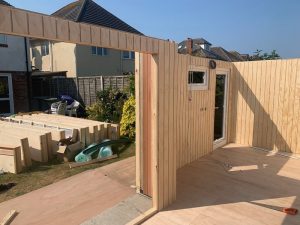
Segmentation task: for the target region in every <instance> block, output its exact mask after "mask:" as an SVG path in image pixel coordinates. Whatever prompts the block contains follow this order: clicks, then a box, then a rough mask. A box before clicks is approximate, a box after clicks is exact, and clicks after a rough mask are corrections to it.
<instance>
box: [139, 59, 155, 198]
mask: <svg viewBox="0 0 300 225" xmlns="http://www.w3.org/2000/svg"><path fill="white" fill-rule="evenodd" d="M141 55H142V63H143V65H142V77H141V79H142V90H143V91H142V93H143V98H142V104H141V106H142V109H141V110H142V124H143V126H142V137H143V138H142V142H143V143H142V146H143V147H142V166H143V168H142V172H143V180H142V185H141V188H142V190H143V194H145V195H148V196H151V197H152V160H153V159H152V155H151V140H152V132H151V130H152V126H151V125H152V124H151V111H152V95H151V84H152V73H151V68H152V66H151V58H152V56H151V55H149V54H141Z"/></svg>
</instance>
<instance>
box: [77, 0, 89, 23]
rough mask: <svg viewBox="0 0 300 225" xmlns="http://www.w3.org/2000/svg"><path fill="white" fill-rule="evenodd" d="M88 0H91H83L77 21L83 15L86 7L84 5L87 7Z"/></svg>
mask: <svg viewBox="0 0 300 225" xmlns="http://www.w3.org/2000/svg"><path fill="white" fill-rule="evenodd" d="M87 1H89V0H84V1H83V3H82V5H81V7H80V11H79V13H78V16H77V18H76V22H78V20H79V19H80V17H81V15H82V12H83V9H84V7H85V5H86V3H87Z"/></svg>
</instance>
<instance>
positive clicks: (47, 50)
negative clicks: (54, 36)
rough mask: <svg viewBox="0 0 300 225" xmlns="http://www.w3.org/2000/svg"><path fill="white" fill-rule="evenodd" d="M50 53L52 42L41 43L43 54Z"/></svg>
mask: <svg viewBox="0 0 300 225" xmlns="http://www.w3.org/2000/svg"><path fill="white" fill-rule="evenodd" d="M47 55H50V43H49V42H44V43H42V44H41V56H42V57H43V56H47Z"/></svg>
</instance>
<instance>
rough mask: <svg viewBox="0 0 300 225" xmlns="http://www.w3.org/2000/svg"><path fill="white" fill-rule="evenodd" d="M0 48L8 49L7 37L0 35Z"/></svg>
mask: <svg viewBox="0 0 300 225" xmlns="http://www.w3.org/2000/svg"><path fill="white" fill-rule="evenodd" d="M0 47H7V36H6V35H4V34H0Z"/></svg>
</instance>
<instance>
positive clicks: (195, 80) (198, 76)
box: [188, 69, 208, 90]
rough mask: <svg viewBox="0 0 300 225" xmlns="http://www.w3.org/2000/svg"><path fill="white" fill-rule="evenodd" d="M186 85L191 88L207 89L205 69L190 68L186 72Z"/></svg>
mask: <svg viewBox="0 0 300 225" xmlns="http://www.w3.org/2000/svg"><path fill="white" fill-rule="evenodd" d="M188 85H189V87H190V89H191V90H207V89H208V73H207V70H205V69H192V70H190V71H189V73H188Z"/></svg>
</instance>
